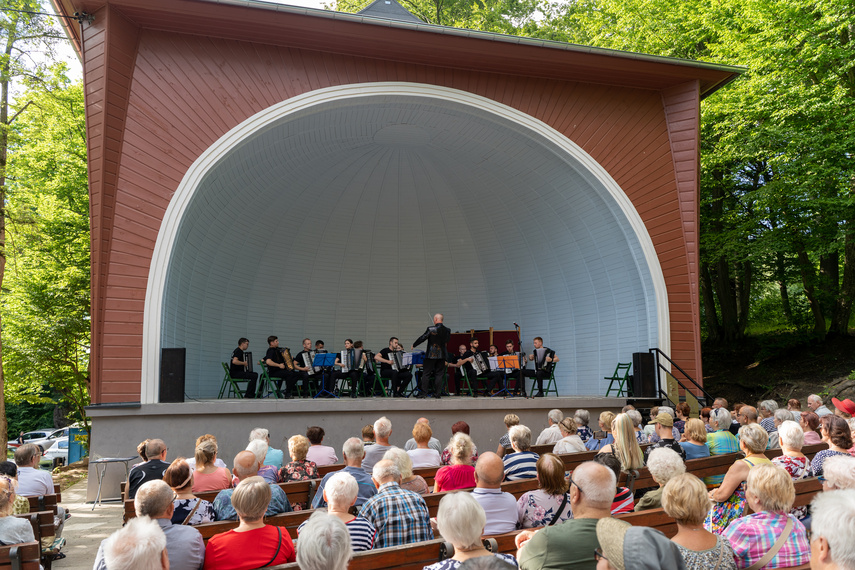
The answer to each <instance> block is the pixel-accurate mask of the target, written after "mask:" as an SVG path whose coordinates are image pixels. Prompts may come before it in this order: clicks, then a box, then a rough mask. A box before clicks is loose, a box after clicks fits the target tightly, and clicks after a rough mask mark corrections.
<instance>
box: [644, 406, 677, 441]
mask: <svg viewBox="0 0 855 570" xmlns="http://www.w3.org/2000/svg"><path fill="white" fill-rule="evenodd" d="M659 414H668V415H669V416H671V422H672V423H673V422H674V421H676V419H677V412H675V411H674V410H673V409H672V408H670V407H668V406H659V408H658V411H657V412H656V413H655V414H654V413H653V412H652V411H651V413H650V417H651V418H655V417H656V416H658V415H659ZM648 427H650V428H651V431H650V435H649V436H648V437H647V441H649V442H650V443H658V442H659V440H660V439H661V437H660V436H659V432H657V431H656V426H655V425H653V426H648ZM671 438H672V439H673V440H674V441H680V432H679V431H678V430H677V428H675V427H674V426H673V425H672V426H671Z"/></svg>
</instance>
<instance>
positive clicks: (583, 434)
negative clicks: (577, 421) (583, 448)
mask: <svg viewBox="0 0 855 570" xmlns="http://www.w3.org/2000/svg"><path fill="white" fill-rule="evenodd" d="M576 435H578V436H579V437H580V438H582V441H588V440H589V439H591V438H592V437H594V432H592V431H591V428H589V427H588V426H579V427H577V428H576Z"/></svg>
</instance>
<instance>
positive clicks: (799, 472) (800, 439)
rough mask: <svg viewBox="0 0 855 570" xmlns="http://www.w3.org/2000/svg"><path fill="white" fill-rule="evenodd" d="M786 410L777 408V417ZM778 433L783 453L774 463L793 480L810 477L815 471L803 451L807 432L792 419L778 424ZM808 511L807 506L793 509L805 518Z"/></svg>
mask: <svg viewBox="0 0 855 570" xmlns="http://www.w3.org/2000/svg"><path fill="white" fill-rule="evenodd" d="M786 411H788V410H783V409H779V410H776V411H775V416H776V419H777V416H778V412H786ZM776 423H777V422H776ZM777 435H778V442H777V443H778V445H779V446H780V447H781V451H782V454H781V455H779V456H778V457H775V458H774V459H772V463H774V464H775V465H777V466H778V467H781V468H783V469H784V470H785V471H786V472H787V473H789V474H790V477H792V479H793V481H798V480H799V479H805V478H806V477H810V476H811V475H812V474H813V472H812V471H811V468H810V459H808V458H807V457H806V456H805V454H804V453H802V447H803V446H804V443H805V432H804V431H802V428H801V426H800V425H799V424H797V423H796V422H794V421H792V420H787V421H784V422H782V423H780V424H778V431H777ZM807 512H808V509H807V506H804V507H796V508H794V509H793V514H794V515H796V517H797V518H799V519H803V518H805V517H806V516H807Z"/></svg>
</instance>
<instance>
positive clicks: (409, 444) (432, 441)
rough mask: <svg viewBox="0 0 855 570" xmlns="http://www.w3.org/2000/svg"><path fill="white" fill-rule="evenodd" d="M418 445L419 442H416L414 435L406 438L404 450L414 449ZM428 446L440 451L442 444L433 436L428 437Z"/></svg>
mask: <svg viewBox="0 0 855 570" xmlns="http://www.w3.org/2000/svg"><path fill="white" fill-rule="evenodd" d="M418 447H419V444H418V443H416V439H415V438H414V437H411V438H410V439H408V440H407V443H405V444H404V450H405V451H412V450H413V449H416V448H418ZM428 447H430V448H431V449H435V450H436V451H437V452H441V451H442V444H441V443H440V442H439V440H438V439H436V438H435V437H432V438H430V441H429V442H428Z"/></svg>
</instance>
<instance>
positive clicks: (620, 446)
mask: <svg viewBox="0 0 855 570" xmlns="http://www.w3.org/2000/svg"><path fill="white" fill-rule="evenodd" d="M611 428H612V434H613V437H614V441H612V443H610V444H608V445H604V446H603V447H602V448H600V453H611V454H613V455H614V456H615V457H617V458H618V460H619V461H620V466H621V470H622V471H625V472H627V473H628V472H630V471H633V470H636V469H641V468H642V467H644V454H643V453H642V452H641V447H640V446H639V445H638V440H637V439H636V438H635V429H634V428H633V424H632V419H631V418H630V417H629V416H628V415H627V414H618V415H617V417H616V418H615V419H614V420H612V424H611Z"/></svg>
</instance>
